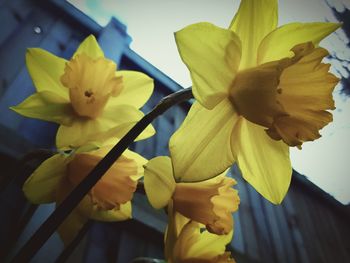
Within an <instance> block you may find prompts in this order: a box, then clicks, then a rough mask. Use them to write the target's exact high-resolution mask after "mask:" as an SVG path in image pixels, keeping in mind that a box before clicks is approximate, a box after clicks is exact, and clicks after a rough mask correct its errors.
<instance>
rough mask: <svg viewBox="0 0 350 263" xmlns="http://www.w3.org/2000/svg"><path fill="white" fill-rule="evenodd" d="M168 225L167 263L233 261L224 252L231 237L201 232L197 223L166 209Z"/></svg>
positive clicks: (229, 254) (166, 237)
mask: <svg viewBox="0 0 350 263" xmlns="http://www.w3.org/2000/svg"><path fill="white" fill-rule="evenodd" d="M168 214H169V215H168V217H169V225H168V228H167V231H166V236H165V257H166V260H167V262H169V263H224V262H232V263H234V262H235V260H234V259H233V258H232V257H231V253H230V252H225V247H226V244H228V243H229V242H230V241H231V239H232V235H233V230H231V231H230V233H228V234H226V235H220V236H219V235H215V234H212V233H209V232H208V231H207V230H203V229H202V227H201V225H200V224H199V223H197V222H194V221H190V220H189V219H187V218H186V217H184V216H182V215H181V214H179V213H177V212H175V211H173V209H172V206H171V203H170V205H169V209H168Z"/></svg>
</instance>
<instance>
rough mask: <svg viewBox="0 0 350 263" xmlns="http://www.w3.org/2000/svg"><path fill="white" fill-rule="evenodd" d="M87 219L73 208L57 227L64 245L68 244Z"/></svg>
mask: <svg viewBox="0 0 350 263" xmlns="http://www.w3.org/2000/svg"><path fill="white" fill-rule="evenodd" d="M87 221H88V219H87V218H86V217H85V216H84V215H82V214H81V213H79V212H78V211H77V210H73V211H72V212H71V213H70V214H69V215H68V217H66V219H65V220H64V221H63V223H62V224H61V225H60V226H59V227H58V229H57V232H58V234H59V236H60V238H61V239H62V241H63V243H64V245H65V246H68V245H69V244H70V243H71V242H72V241H73V240H74V238H75V237H76V235H77V234H78V233H79V231H80V230H81V228H82V227H83V226H84V225H85V223H86V222H87Z"/></svg>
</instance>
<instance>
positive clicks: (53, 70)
mask: <svg viewBox="0 0 350 263" xmlns="http://www.w3.org/2000/svg"><path fill="white" fill-rule="evenodd" d="M66 62H67V61H66V60H65V59H63V58H60V57H57V56H55V55H53V54H51V53H50V52H47V51H46V50H43V49H41V48H28V49H27V53H26V64H27V68H28V71H29V74H30V76H31V78H32V80H33V82H34V85H35V88H36V90H37V91H38V92H41V91H51V92H54V93H57V94H58V95H60V96H61V97H63V98H65V99H67V100H68V90H67V88H65V87H64V86H63V85H62V84H61V82H60V77H61V76H62V75H63V72H64V68H65V66H66Z"/></svg>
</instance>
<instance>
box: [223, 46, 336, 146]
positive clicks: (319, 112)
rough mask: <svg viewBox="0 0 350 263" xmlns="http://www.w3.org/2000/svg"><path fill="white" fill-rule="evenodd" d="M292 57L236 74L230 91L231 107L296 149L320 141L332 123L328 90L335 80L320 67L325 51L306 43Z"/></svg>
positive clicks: (298, 47) (330, 99) (294, 50)
mask: <svg viewBox="0 0 350 263" xmlns="http://www.w3.org/2000/svg"><path fill="white" fill-rule="evenodd" d="M292 51H293V52H294V56H293V57H292V58H283V59H281V60H278V61H272V62H268V63H265V64H262V65H259V66H257V67H255V68H251V69H247V70H244V71H242V72H239V73H238V74H237V76H236V78H235V81H234V83H233V85H232V87H231V90H230V96H229V98H230V101H231V102H232V105H233V106H234V108H235V109H236V110H237V112H238V113H239V114H241V115H242V116H243V117H244V118H246V119H247V120H249V121H251V122H253V123H255V124H258V125H261V126H264V127H266V128H267V130H266V132H267V134H268V135H269V136H270V137H271V138H272V139H274V140H283V141H284V142H285V143H286V144H288V145H289V146H298V147H299V148H300V147H301V145H302V143H303V142H305V141H313V140H315V139H317V138H319V137H320V136H321V135H320V134H319V130H320V129H321V128H323V127H324V126H325V125H326V124H328V123H329V122H330V121H331V120H332V115H331V113H329V112H328V111H327V110H329V109H334V102H333V99H332V91H333V89H334V87H335V85H336V84H337V82H338V79H337V78H336V77H335V76H334V75H332V74H331V73H329V72H328V70H329V65H326V64H323V63H321V60H322V59H323V58H324V57H325V56H327V55H328V52H327V50H325V49H323V48H320V47H318V48H315V47H314V46H313V44H312V43H311V42H309V43H304V44H299V45H296V46H295V47H293V48H292Z"/></svg>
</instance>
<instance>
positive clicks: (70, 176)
mask: <svg viewBox="0 0 350 263" xmlns="http://www.w3.org/2000/svg"><path fill="white" fill-rule="evenodd" d="M110 148H111V147H110V146H105V147H103V148H100V149H98V150H95V149H94V150H91V151H86V152H85V151H84V149H83V148H79V149H78V150H77V151H76V152H75V153H74V154H72V155H70V156H67V155H63V154H56V155H54V156H52V157H51V158H49V159H47V160H46V161H44V162H43V163H42V164H41V165H40V166H39V167H38V168H37V169H36V170H35V171H34V172H33V174H32V175H31V176H30V177H29V178H28V179H27V181H26V182H25V184H24V186H23V191H24V194H25V196H26V197H27V198H28V200H29V201H31V202H32V203H35V204H43V203H52V202H56V203H60V202H61V201H62V200H64V198H65V197H66V196H67V195H68V194H69V193H70V191H71V190H72V189H74V187H75V186H77V185H78V184H79V182H80V181H81V180H82V179H84V178H85V176H86V175H87V174H88V173H89V172H90V171H91V170H92V169H93V167H94V166H96V164H97V163H98V162H99V161H100V160H101V159H102V158H103V157H104V156H105V155H106V154H107V152H108V151H109V150H110ZM85 150H86V148H85ZM146 162H147V160H146V159H144V158H143V157H142V156H140V155H138V154H137V153H134V152H132V151H129V150H126V151H125V152H124V153H123V155H122V156H121V157H120V158H119V159H118V160H117V161H116V162H115V163H114V164H113V165H112V166H111V168H110V169H109V170H108V171H107V173H106V174H104V175H103V177H102V178H101V179H100V180H99V181H98V182H97V183H96V185H95V186H94V187H93V188H92V189H91V190H90V192H89V194H88V195H87V196H85V197H84V198H83V200H82V201H81V202H80V204H79V205H78V207H77V208H76V209H75V210H73V212H72V213H71V214H70V216H69V217H68V218H67V219H66V220H65V222H64V223H63V224H62V226H61V227H60V228H59V233H60V235H61V237H62V239H63V241H64V242H65V243H69V242H70V241H71V240H72V238H74V236H75V234H76V233H77V231H78V230H79V229H80V228H81V227H82V225H83V224H84V223H85V222H86V221H87V220H88V218H91V219H95V220H100V221H121V220H126V219H129V218H131V202H130V200H131V199H132V197H133V193H134V192H135V190H136V186H137V180H138V179H139V178H140V177H141V176H143V165H144V164H145V163H146Z"/></svg>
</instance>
